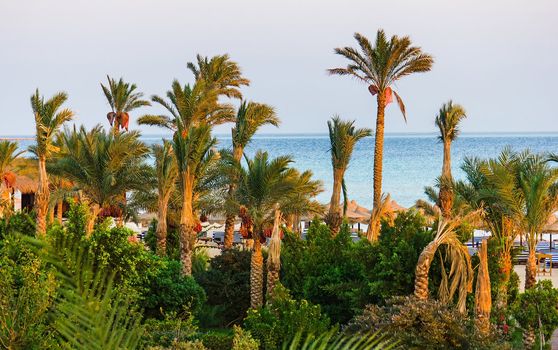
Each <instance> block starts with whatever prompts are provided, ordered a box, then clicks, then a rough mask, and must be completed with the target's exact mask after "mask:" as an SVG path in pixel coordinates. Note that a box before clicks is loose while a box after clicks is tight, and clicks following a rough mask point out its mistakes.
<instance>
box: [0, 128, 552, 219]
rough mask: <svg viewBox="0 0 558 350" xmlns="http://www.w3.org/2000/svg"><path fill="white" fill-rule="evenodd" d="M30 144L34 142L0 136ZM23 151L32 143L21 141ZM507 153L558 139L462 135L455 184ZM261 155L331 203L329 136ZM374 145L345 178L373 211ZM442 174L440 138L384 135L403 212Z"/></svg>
mask: <svg viewBox="0 0 558 350" xmlns="http://www.w3.org/2000/svg"><path fill="white" fill-rule="evenodd" d="M216 136H217V138H218V140H219V143H220V144H219V147H220V148H222V147H231V138H230V137H229V136H226V135H216ZM4 137H18V138H30V136H0V138H4ZM169 137H170V136H169V135H145V136H142V139H143V141H144V142H146V143H148V144H154V143H160V142H161V140H162V139H163V138H169ZM18 142H19V144H20V147H21V148H22V149H26V148H27V147H28V146H29V145H31V144H32V143H33V141H32V140H29V139H23V140H20V141H18ZM505 147H511V148H512V149H514V150H524V149H530V150H531V151H533V152H543V153H547V152H553V153H558V133H533V134H521V133H514V134H498V133H487V134H472V133H471V134H468V133H463V134H461V135H460V136H459V138H458V139H457V140H456V141H455V142H454V143H453V146H452V172H453V175H454V177H455V178H457V179H461V178H463V176H464V175H463V172H462V171H461V169H460V166H461V164H462V163H463V159H464V158H466V157H479V158H490V157H496V156H498V154H499V153H500V152H501V151H502V149H504V148H505ZM257 150H263V151H267V152H268V153H269V154H270V155H271V156H273V157H276V156H279V155H290V156H292V158H293V160H294V163H293V166H294V167H296V168H298V169H300V170H307V169H309V170H312V172H313V174H314V177H315V178H316V179H319V180H321V181H322V182H323V188H324V192H323V193H321V194H320V195H318V197H317V200H319V201H320V202H322V203H327V202H329V199H330V196H331V192H330V191H331V188H332V182H333V177H332V167H331V160H330V155H329V137H328V135H327V134H276V135H271V134H268V135H264V134H262V135H256V136H255V137H254V138H253V140H252V142H251V143H250V145H249V146H248V147H247V149H246V153H247V155H248V156H249V157H250V156H252V155H254V153H255V152H256V151H257ZM373 158H374V139H373V138H372V137H369V138H366V139H364V140H362V141H361V142H360V143H358V144H357V145H356V147H355V149H354V151H353V155H352V158H351V162H350V166H349V169H348V170H347V172H346V174H345V182H346V184H347V190H348V196H349V200H356V201H357V202H358V203H359V204H360V205H362V206H364V207H367V208H371V206H372V179H373V172H372V169H373ZM441 169H442V144H441V143H440V142H439V140H438V138H437V135H436V134H434V133H432V134H395V133H394V134H386V135H385V143H384V170H383V185H382V190H383V192H384V193H389V194H391V198H392V199H394V200H395V201H397V203H399V204H400V205H402V206H404V207H410V206H412V205H414V204H415V202H416V200H417V199H425V198H426V196H425V195H424V187H425V186H431V185H433V184H434V183H435V180H436V177H437V176H439V175H440V172H441Z"/></svg>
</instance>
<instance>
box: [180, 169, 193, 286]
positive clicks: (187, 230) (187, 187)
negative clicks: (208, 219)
mask: <svg viewBox="0 0 558 350" xmlns="http://www.w3.org/2000/svg"><path fill="white" fill-rule="evenodd" d="M193 190H194V179H193V178H192V176H191V175H190V174H189V171H188V170H186V171H184V172H183V173H182V191H183V193H182V211H181V215H180V227H179V233H180V261H181V263H182V275H184V276H191V275H192V254H193V250H194V245H195V243H196V234H195V232H194V225H195V219H194V211H193V207H192V200H193Z"/></svg>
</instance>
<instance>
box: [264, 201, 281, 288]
mask: <svg viewBox="0 0 558 350" xmlns="http://www.w3.org/2000/svg"><path fill="white" fill-rule="evenodd" d="M280 221H281V212H280V211H279V209H278V208H276V209H275V217H274V220H273V230H272V233H271V242H270V243H269V254H268V258H267V294H268V295H272V294H273V289H274V288H275V285H276V284H277V282H279V273H280V271H281V232H280V229H279V224H280Z"/></svg>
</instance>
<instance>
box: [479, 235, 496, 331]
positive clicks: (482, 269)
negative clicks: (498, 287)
mask: <svg viewBox="0 0 558 350" xmlns="http://www.w3.org/2000/svg"><path fill="white" fill-rule="evenodd" d="M478 255H479V259H480V264H479V272H478V276H477V290H476V292H475V311H476V320H475V323H476V325H477V328H478V330H479V331H480V333H481V334H483V335H488V334H489V333H490V311H491V309H492V299H491V295H490V275H489V273H488V242H486V241H485V242H483V243H482V244H481V246H480V249H479V253H478Z"/></svg>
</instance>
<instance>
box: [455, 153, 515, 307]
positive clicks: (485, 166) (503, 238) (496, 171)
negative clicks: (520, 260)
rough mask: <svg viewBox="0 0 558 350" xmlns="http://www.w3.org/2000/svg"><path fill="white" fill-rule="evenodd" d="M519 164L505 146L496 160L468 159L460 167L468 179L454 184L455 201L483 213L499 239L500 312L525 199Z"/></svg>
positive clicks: (497, 301) (488, 228)
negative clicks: (518, 171)
mask: <svg viewBox="0 0 558 350" xmlns="http://www.w3.org/2000/svg"><path fill="white" fill-rule="evenodd" d="M517 163H518V161H517V155H516V154H515V153H513V152H511V150H510V149H504V151H502V153H501V154H500V155H499V156H498V157H497V158H495V159H489V160H480V159H478V158H466V159H465V160H464V162H463V165H462V166H461V169H462V170H463V172H464V173H465V178H466V181H465V182H463V181H459V182H457V183H456V185H455V193H456V200H459V201H464V202H465V203H467V204H468V205H469V207H470V208H472V209H473V210H479V211H480V212H481V213H482V214H481V215H480V216H481V217H482V220H483V222H484V224H485V226H486V228H487V230H488V231H490V232H491V233H492V235H491V237H490V240H491V241H492V242H496V247H497V256H498V267H499V268H498V271H499V272H500V273H499V275H500V276H499V282H500V283H499V284H498V289H497V290H496V291H495V294H496V299H495V304H496V308H497V309H498V310H500V311H501V310H504V309H505V308H506V306H507V295H508V282H509V279H510V273H511V270H512V268H513V264H512V249H513V242H514V240H515V237H516V236H517V233H518V232H519V231H520V229H521V221H522V208H523V205H522V203H523V199H522V197H521V195H520V191H519V190H518V188H517V184H516V181H515V177H516V176H515V174H516V173H517Z"/></svg>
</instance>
